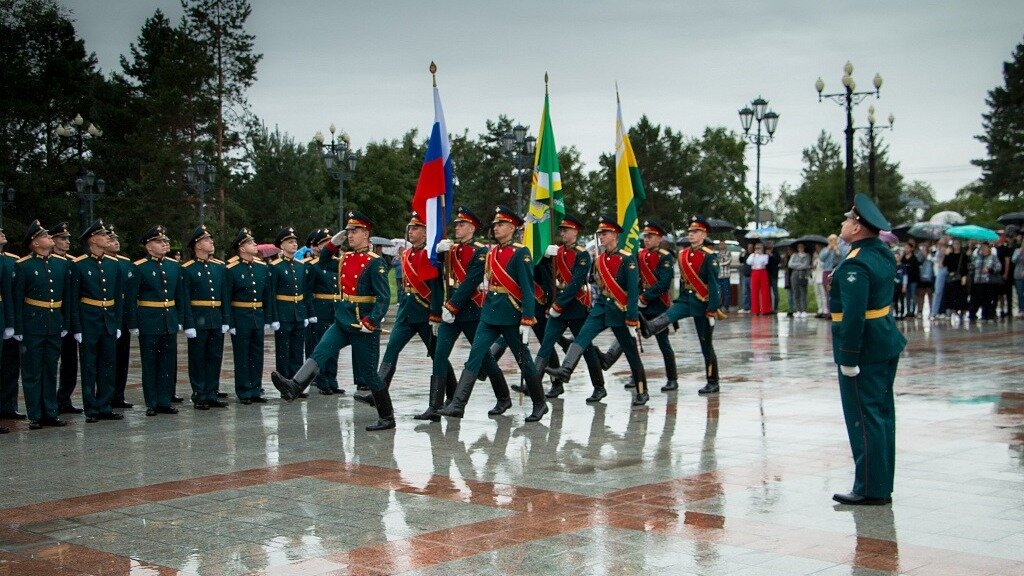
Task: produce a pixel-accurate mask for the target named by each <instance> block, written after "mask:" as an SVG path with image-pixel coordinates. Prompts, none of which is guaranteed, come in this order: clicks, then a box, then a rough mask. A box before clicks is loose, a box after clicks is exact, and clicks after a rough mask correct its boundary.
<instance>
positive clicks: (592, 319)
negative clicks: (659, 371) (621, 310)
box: [555, 315, 644, 381]
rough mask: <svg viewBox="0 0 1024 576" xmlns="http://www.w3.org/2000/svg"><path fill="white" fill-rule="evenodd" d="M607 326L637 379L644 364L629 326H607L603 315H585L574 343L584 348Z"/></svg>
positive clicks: (634, 377)
mask: <svg viewBox="0 0 1024 576" xmlns="http://www.w3.org/2000/svg"><path fill="white" fill-rule="evenodd" d="M555 320H557V318H555ZM608 328H611V331H612V334H614V335H615V339H616V340H618V341H619V346H621V347H622V353H623V354H625V355H626V361H627V362H629V370H630V372H631V373H632V375H633V380H634V381H636V380H638V379H639V378H640V374H643V373H644V372H643V369H644V366H643V364H642V363H641V362H640V350H639V349H637V347H636V338H634V337H633V330H632V329H631V328H629V327H627V326H607V325H605V321H604V316H603V315H602V316H594V315H591V316H588V317H587V320H586V321H585V322H584V323H583V328H582V329H580V333H579V334H577V335H576V343H577V344H579V345H580V347H582V348H583V349H584V350H586V349H588V348H589V347H590V345H591V344H592V343H593V342H594V338H597V335H598V334H600V333H601V332H604V331H605V330H606V329H608Z"/></svg>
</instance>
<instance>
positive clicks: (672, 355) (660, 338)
mask: <svg viewBox="0 0 1024 576" xmlns="http://www.w3.org/2000/svg"><path fill="white" fill-rule="evenodd" d="M665 311H666V310H664V309H663V307H662V306H658V307H657V308H655V307H653V306H648V307H647V308H641V309H640V314H642V315H643V317H644V318H646V319H648V320H653V319H655V318H657V317H658V316H660V315H661V314H662V313H664V312H665ZM668 335H669V331H668V330H667V329H666V330H662V331H661V332H658V333H657V334H656V335H655V336H654V339H655V341H656V342H657V343H658V350H660V351H661V357H662V359H663V360H664V361H665V370H666V371H667V372H668V373H669V374H675V372H674V371H672V370H670V369H669V367H668V365H669V363H673V364H674V363H675V361H676V352H675V350H673V349H672V341H671V340H669V339H668Z"/></svg>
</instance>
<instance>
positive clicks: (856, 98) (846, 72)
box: [814, 62, 882, 206]
mask: <svg viewBox="0 0 1024 576" xmlns="http://www.w3.org/2000/svg"><path fill="white" fill-rule="evenodd" d="M842 82H843V88H844V90H843V91H842V92H836V93H833V94H822V91H823V90H824V89H825V82H824V81H823V80H822V79H821V78H820V77H819V78H818V80H817V81H816V82H815V83H814V88H815V89H816V90H817V91H818V102H821V99H822V98H828V99H830V100H832V101H833V102H835V103H836V104H839V105H840V106H844V107H845V108H846V205H847V206H852V205H853V131H854V128H853V107H854V106H855V105H857V104H860V103H861V102H862V101H863V100H864V99H865V98H867V97H868V96H871V95H872V94H874V95H875V98H879V97H880V95H881V91H882V76H881V74H877V73H876V74H875V77H874V79H873V80H872V85H874V87H875V89H874V90H873V91H868V92H857V83H856V82H854V80H853V64H850V62H847V63H846V65H845V66H843V79H842Z"/></svg>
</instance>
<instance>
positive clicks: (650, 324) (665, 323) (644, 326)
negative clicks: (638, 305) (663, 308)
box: [640, 313, 672, 338]
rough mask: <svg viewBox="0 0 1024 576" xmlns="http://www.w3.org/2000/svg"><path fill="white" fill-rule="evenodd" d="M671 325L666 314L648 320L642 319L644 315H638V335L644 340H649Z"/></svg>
mask: <svg viewBox="0 0 1024 576" xmlns="http://www.w3.org/2000/svg"><path fill="white" fill-rule="evenodd" d="M670 324H672V319H671V318H669V316H668V313H665V314H662V315H660V316H658V317H656V318H653V319H651V320H648V319H646V318H644V315H643V314H641V315H640V334H641V335H642V336H643V337H644V338H650V337H651V336H654V335H656V334H658V333H659V332H661V331H662V330H665V329H666V328H668V327H669V325H670Z"/></svg>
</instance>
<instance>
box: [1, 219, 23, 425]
mask: <svg viewBox="0 0 1024 576" xmlns="http://www.w3.org/2000/svg"><path fill="white" fill-rule="evenodd" d="M6 245H7V236H6V235H5V234H4V229H3V228H0V298H3V302H0V313H2V314H3V322H0V327H2V328H3V343H2V349H0V419H2V420H24V419H25V415H24V414H22V413H20V412H18V372H19V371H20V370H21V363H20V362H19V358H18V341H17V340H15V339H14V299H13V298H14V297H13V295H12V290H13V289H14V270H15V268H16V267H17V265H16V264H15V261H16V260H17V258H16V257H14V255H13V254H9V253H7V252H4V251H3V249H4V247H5V246H6Z"/></svg>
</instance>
